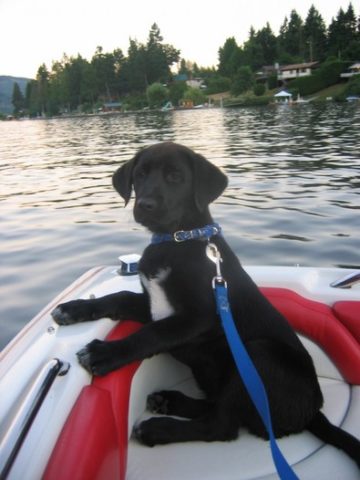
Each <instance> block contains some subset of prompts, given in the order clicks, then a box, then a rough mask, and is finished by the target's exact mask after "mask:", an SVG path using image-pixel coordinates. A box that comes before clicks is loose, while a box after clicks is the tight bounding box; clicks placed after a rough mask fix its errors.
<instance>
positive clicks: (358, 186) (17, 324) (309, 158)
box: [0, 104, 360, 347]
mask: <svg viewBox="0 0 360 480" xmlns="http://www.w3.org/2000/svg"><path fill="white" fill-rule="evenodd" d="M0 138H1V141H0V172H1V191H0V221H1V230H0V264H1V269H0V289H1V290H0V291H1V297H0V347H2V346H4V345H5V344H6V342H7V341H9V339H10V338H12V337H13V336H14V335H15V334H16V332H17V331H19V329H20V328H21V327H22V326H23V325H24V324H25V323H26V322H27V321H29V320H30V319H31V318H32V317H33V315H35V314H36V313H37V312H38V311H39V310H40V309H41V308H42V307H43V306H44V305H45V304H46V303H48V302H49V301H50V300H51V299H52V298H53V297H54V296H55V295H56V294H58V293H59V292H60V291H61V290H62V289H63V288H64V287H65V286H66V285H67V284H68V283H70V282H71V281H73V280H74V279H75V278H76V277H77V276H79V275H80V274H82V273H83V272H84V271H86V270H87V269H89V268H91V267H92V266H94V265H100V264H114V263H116V262H117V256H118V255H120V254H125V253H131V252H138V253H141V251H142V250H143V249H144V247H145V246H146V244H147V242H148V239H149V234H148V233H147V232H146V231H145V230H144V229H143V228H142V227H140V226H137V225H136V224H135V223H134V221H133V219H132V214H131V206H128V207H127V208H123V202H122V199H121V198H120V197H119V196H118V195H117V193H116V192H115V191H114V190H113V189H112V186H111V176H112V173H113V172H114V170H115V169H116V168H117V167H118V165H120V164H121V163H122V162H125V161H126V160H128V159H130V158H131V157H132V156H133V155H134V153H135V152H136V151H137V150H138V149H139V148H140V147H142V146H145V145H149V144H151V143H154V142H158V141H163V140H174V141H177V142H179V143H183V144H185V145H187V146H189V147H191V148H193V149H195V150H196V151H198V152H199V153H201V154H203V155H205V156H206V157H207V158H208V159H209V160H211V161H212V162H214V163H215V164H216V165H218V166H220V167H222V168H223V169H224V170H225V171H226V172H227V174H228V176H229V178H230V185H229V187H228V189H227V190H226V192H225V193H224V195H223V196H222V197H221V198H220V199H219V200H217V201H216V202H215V203H214V205H213V207H212V212H213V214H214V217H215V219H216V220H217V221H219V222H220V223H221V224H222V227H223V229H224V233H225V236H226V237H227V239H228V241H229V243H230V244H231V245H232V247H233V248H234V250H235V251H236V252H237V254H238V255H239V257H240V258H241V260H242V263H244V264H248V265H251V264H265V265H294V264H300V265H304V266H311V265H316V266H324V267H328V266H334V265H336V266H338V265H341V266H354V265H359V264H360V259H359V251H360V235H359V234H360V218H359V213H360V212H359V209H360V148H359V146H360V108H359V106H356V105H351V104H349V105H334V104H328V105H324V106H321V107H319V106H313V105H297V106H293V107H290V106H282V107H259V108H247V109H245V108H242V109H210V110H190V111H175V112H169V113H150V112H147V113H138V114H126V115H117V116H106V117H104V116H103V117H88V118H73V119H57V120H55V119H54V120H34V121H21V122H0Z"/></svg>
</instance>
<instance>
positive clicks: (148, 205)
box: [138, 198, 157, 212]
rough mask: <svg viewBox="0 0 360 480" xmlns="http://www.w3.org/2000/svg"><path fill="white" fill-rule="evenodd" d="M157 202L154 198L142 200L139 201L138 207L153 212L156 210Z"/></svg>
mask: <svg viewBox="0 0 360 480" xmlns="http://www.w3.org/2000/svg"><path fill="white" fill-rule="evenodd" d="M156 205H157V204H156V200H154V199H152V198H140V199H139V200H138V207H139V208H141V209H142V210H145V211H147V212H152V211H153V210H155V208H156Z"/></svg>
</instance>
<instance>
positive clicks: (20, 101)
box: [11, 82, 25, 115]
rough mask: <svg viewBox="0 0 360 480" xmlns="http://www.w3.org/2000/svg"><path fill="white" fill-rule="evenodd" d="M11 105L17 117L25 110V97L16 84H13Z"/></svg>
mask: <svg viewBox="0 0 360 480" xmlns="http://www.w3.org/2000/svg"><path fill="white" fill-rule="evenodd" d="M11 103H12V104H13V107H14V114H15V115H19V114H20V113H21V112H23V110H24V108H25V97H24V95H23V93H22V91H21V90H20V87H19V84H18V83H17V82H15V83H14V87H13V92H12V97H11Z"/></svg>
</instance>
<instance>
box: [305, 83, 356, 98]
mask: <svg viewBox="0 0 360 480" xmlns="http://www.w3.org/2000/svg"><path fill="white" fill-rule="evenodd" d="M346 85H347V84H346V83H337V84H336V85H331V87H328V88H325V89H324V90H320V91H319V92H316V93H314V94H313V95H310V97H311V98H313V99H315V100H320V101H322V100H326V99H327V98H329V97H332V98H334V97H335V96H336V95H339V94H340V93H342V92H343V91H344V90H345V87H346Z"/></svg>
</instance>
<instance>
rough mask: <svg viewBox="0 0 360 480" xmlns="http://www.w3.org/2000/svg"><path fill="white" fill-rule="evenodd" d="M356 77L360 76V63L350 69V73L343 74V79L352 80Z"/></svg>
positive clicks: (341, 75)
mask: <svg viewBox="0 0 360 480" xmlns="http://www.w3.org/2000/svg"><path fill="white" fill-rule="evenodd" d="M354 75H360V62H355V63H354V64H353V65H351V66H350V67H349V71H348V72H345V73H341V74H340V77H341V78H351V77H353V76H354Z"/></svg>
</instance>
